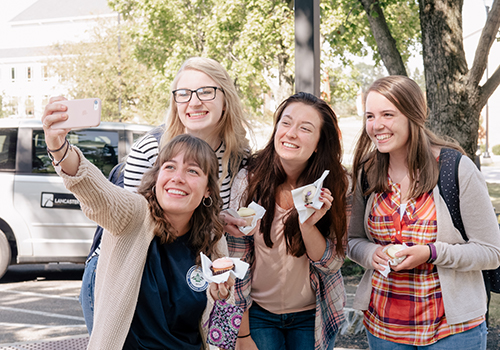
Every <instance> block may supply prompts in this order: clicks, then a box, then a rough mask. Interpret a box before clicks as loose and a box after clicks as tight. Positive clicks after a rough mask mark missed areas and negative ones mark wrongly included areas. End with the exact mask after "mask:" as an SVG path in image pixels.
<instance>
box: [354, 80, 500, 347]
mask: <svg viewBox="0 0 500 350" xmlns="http://www.w3.org/2000/svg"><path fill="white" fill-rule="evenodd" d="M365 108H366V112H365V120H364V124H365V128H364V130H363V132H362V135H361V137H360V139H359V141H358V144H357V147H356V152H355V157H354V163H353V174H354V178H353V184H355V189H354V198H353V208H352V216H351V221H350V226H349V235H348V236H349V242H348V256H349V257H350V258H351V259H352V260H354V261H356V262H357V263H359V264H360V265H361V266H363V267H365V268H366V269H367V270H366V272H365V275H364V276H363V279H362V280H361V282H360V284H359V286H358V290H357V293H356V297H355V301H354V307H355V308H357V309H360V310H363V311H364V324H365V327H366V329H367V334H368V342H369V344H370V349H377V350H384V349H396V350H398V349H405V350H406V349H421V348H425V349H429V350H432V349H460V350H478V349H486V333H487V331H486V323H485V313H486V293H485V288H484V283H483V277H482V273H481V270H483V269H494V268H496V267H497V266H498V265H499V264H500V248H499V247H500V235H499V232H498V224H497V223H496V218H495V215H494V211H493V208H492V205H491V201H490V199H489V196H488V191H487V188H486V183H485V181H484V178H483V177H482V175H481V173H480V172H479V171H478V169H477V168H476V166H475V165H474V163H473V162H472V161H471V160H470V159H469V158H468V157H466V156H463V157H462V158H461V160H460V162H459V167H458V170H457V171H458V176H459V177H458V180H459V189H460V209H461V216H462V220H463V223H464V226H465V231H466V234H467V237H468V238H469V240H468V241H467V242H465V241H464V239H463V238H462V236H461V234H460V232H459V231H458V230H457V229H456V228H455V227H454V225H453V222H452V219H451V216H450V213H449V211H448V207H447V205H446V203H445V202H444V200H443V198H442V197H441V195H440V192H439V187H438V186H437V183H438V177H439V174H440V171H439V166H438V158H439V155H440V152H441V149H442V148H454V149H457V150H461V149H460V147H458V146H457V145H455V144H451V143H449V142H445V141H443V140H441V139H439V138H438V137H436V136H435V135H434V134H433V133H431V132H430V131H429V130H427V129H426V128H425V120H426V117H427V105H426V101H425V97H424V94H423V93H422V91H421V89H420V88H419V86H418V85H417V84H416V83H415V82H414V81H413V80H411V79H409V78H407V77H403V76H390V77H385V78H382V79H379V80H377V81H376V82H375V83H373V85H372V86H371V87H370V88H369V89H368V91H367V95H366V105H365ZM362 169H363V170H364V173H365V174H366V175H365V176H360V174H361V173H362ZM362 177H363V178H364V179H366V180H367V185H362V183H364V180H362V179H361V178H362ZM363 188H367V190H366V192H365V193H362V192H363ZM393 244H406V245H407V246H408V248H405V249H403V250H401V251H400V252H398V253H397V254H396V257H404V256H406V258H405V259H404V260H403V261H402V262H400V263H399V264H392V263H391V264H389V256H388V255H387V254H386V253H385V250H384V248H386V247H388V246H390V245H393ZM382 272H385V274H383V273H382Z"/></svg>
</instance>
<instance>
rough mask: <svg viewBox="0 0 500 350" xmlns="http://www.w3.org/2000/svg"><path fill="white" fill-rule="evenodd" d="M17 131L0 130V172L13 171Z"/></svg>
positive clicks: (13, 129)
mask: <svg viewBox="0 0 500 350" xmlns="http://www.w3.org/2000/svg"><path fill="white" fill-rule="evenodd" d="M16 149H17V129H16V128H12V129H0V170H15V168H16Z"/></svg>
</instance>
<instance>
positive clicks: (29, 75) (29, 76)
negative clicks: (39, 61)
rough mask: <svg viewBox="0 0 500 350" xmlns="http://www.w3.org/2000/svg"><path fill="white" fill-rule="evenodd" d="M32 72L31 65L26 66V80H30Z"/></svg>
mask: <svg viewBox="0 0 500 350" xmlns="http://www.w3.org/2000/svg"><path fill="white" fill-rule="evenodd" d="M32 74H33V71H32V68H31V67H28V68H26V78H27V79H28V81H31V78H32Z"/></svg>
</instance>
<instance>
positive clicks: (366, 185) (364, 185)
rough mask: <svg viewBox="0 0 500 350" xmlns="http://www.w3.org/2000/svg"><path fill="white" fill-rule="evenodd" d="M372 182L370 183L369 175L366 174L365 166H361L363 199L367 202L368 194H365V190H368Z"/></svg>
mask: <svg viewBox="0 0 500 350" xmlns="http://www.w3.org/2000/svg"><path fill="white" fill-rule="evenodd" d="M369 187H370V184H369V183H368V176H366V172H365V167H364V166H362V167H361V194H362V195H363V199H364V201H365V207H366V203H367V202H368V196H366V195H365V192H366V191H368V188H369Z"/></svg>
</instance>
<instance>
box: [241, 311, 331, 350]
mask: <svg viewBox="0 0 500 350" xmlns="http://www.w3.org/2000/svg"><path fill="white" fill-rule="evenodd" d="M249 318H250V332H251V333H252V339H253V341H254V342H255V344H256V345H257V347H258V348H259V350H314V318H315V310H314V309H312V310H307V311H302V312H294V313H289V314H281V315H280V314H273V313H272V312H269V311H267V310H265V309H263V308H262V307H260V306H259V305H258V304H257V303H256V302H254V303H253V304H252V307H251V308H250V311H249ZM334 342H335V339H332V342H331V344H330V345H331V349H333V346H334Z"/></svg>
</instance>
